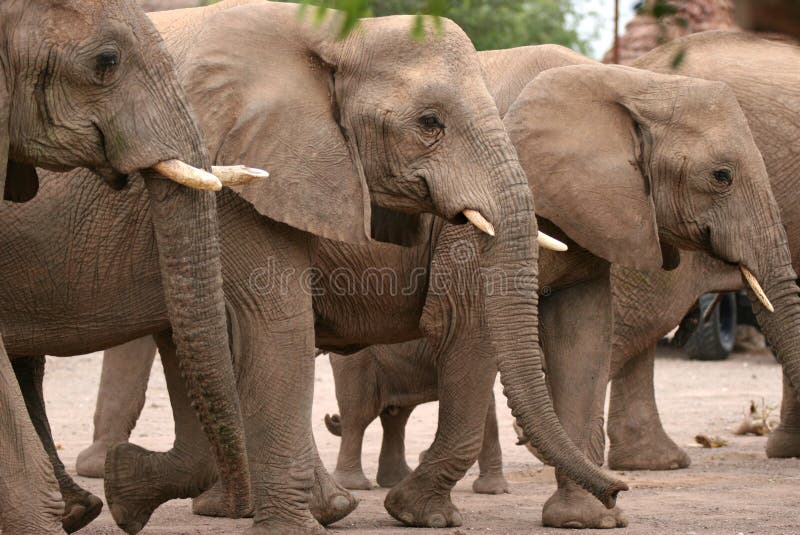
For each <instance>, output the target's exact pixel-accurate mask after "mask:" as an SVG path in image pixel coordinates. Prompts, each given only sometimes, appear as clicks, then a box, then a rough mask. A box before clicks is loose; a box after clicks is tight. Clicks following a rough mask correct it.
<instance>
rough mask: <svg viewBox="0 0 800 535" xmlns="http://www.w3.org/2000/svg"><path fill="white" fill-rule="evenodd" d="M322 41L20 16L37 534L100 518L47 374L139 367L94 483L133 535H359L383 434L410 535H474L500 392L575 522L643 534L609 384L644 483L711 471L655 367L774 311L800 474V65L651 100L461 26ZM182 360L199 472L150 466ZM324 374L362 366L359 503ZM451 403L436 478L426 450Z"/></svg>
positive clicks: (32, 510) (5, 254) (667, 75)
mask: <svg viewBox="0 0 800 535" xmlns="http://www.w3.org/2000/svg"><path fill="white" fill-rule="evenodd" d="M298 10H299V8H298V6H297V5H295V4H288V3H273V2H269V1H265V0H224V1H222V2H219V3H215V4H213V5H211V6H207V7H201V8H189V9H183V10H176V11H166V12H160V13H152V14H149V15H145V14H144V13H143V12H142V11H141V9H140V8H139V7H138V6H137V4H136V3H135V2H133V1H132V0H105V1H102V2H101V1H99V0H97V1H95V0H31V1H28V2H18V1H15V0H10V1H6V2H3V3H2V4H1V5H0V43H2V46H0V74H2V75H3V79H4V80H5V83H4V84H3V83H0V160H2V161H0V186H1V185H3V183H4V186H3V188H4V189H3V191H4V193H5V196H4V198H5V200H6V201H8V202H4V203H3V204H0V221H2V225H0V242H1V243H2V244H3V247H2V253H0V273H2V275H3V277H2V278H0V332H2V335H3V344H2V346H1V347H0V350H3V348H4V351H5V352H7V354H8V357H9V358H8V359H7V358H5V356H3V358H0V408H1V409H2V410H1V411H0V415H2V419H1V420H0V422H2V423H0V436H1V437H2V440H0V476H1V477H2V484H0V530H2V532H3V533H8V534H12V535H16V534H18V533H19V534H27V533H61V532H63V531H66V532H73V531H76V530H78V529H80V528H82V527H83V526H86V525H87V524H88V523H90V522H91V521H92V520H93V519H94V518H96V517H97V515H98V514H99V513H100V511H101V508H102V502H101V501H100V499H99V498H98V497H96V496H94V495H92V494H91V493H89V492H88V491H86V490H85V489H83V488H81V487H80V486H79V485H78V484H77V483H76V482H75V481H74V480H73V479H72V478H71V477H70V475H69V474H68V473H67V471H66V469H65V467H64V465H63V463H62V462H61V461H60V460H59V458H58V452H57V448H56V446H55V443H54V441H53V437H52V436H51V432H50V425H49V423H48V420H47V414H46V411H45V405H44V393H43V389H42V379H43V376H44V373H45V358H44V355H58V356H70V355H77V354H83V353H87V352H92V351H98V350H103V349H107V351H106V355H105V358H104V362H103V374H102V381H101V385H100V393H99V395H98V405H97V413H96V415H95V424H96V429H95V442H94V443H93V444H92V445H91V446H90V447H89V448H87V449H86V450H85V451H84V452H82V453H81V455H80V456H79V458H78V463H77V470H78V473H79V474H82V475H86V476H91V477H104V478H105V498H106V501H107V504H108V507H109V509H110V512H111V515H112V516H113V518H114V520H115V522H116V523H117V524H118V526H119V527H120V528H122V529H123V530H124V531H125V532H127V533H137V532H139V531H140V530H141V529H143V528H144V526H145V525H146V524H147V521H148V519H149V518H150V516H151V514H152V513H153V511H154V510H155V509H156V508H158V507H159V506H160V505H161V504H163V503H164V502H166V501H168V500H171V499H176V498H194V503H193V510H194V512H195V513H198V514H206V515H215V516H232V517H240V516H252V517H253V524H252V526H251V527H250V528H249V529H248V530H247V533H249V534H251V535H256V534H262V533H263V534H272V533H275V534H284V533H304V534H307V533H324V532H325V531H326V530H325V528H324V526H326V525H328V524H331V523H333V522H336V521H337V520H340V519H342V518H344V517H345V516H347V515H348V514H349V513H351V512H352V511H353V510H354V509H355V508H356V506H357V500H356V499H355V498H354V497H353V495H352V494H351V493H350V492H349V491H348V490H347V489H364V488H369V487H370V482H369V481H368V480H367V479H366V477H365V476H364V473H363V470H362V469H361V442H362V439H363V434H364V429H365V427H366V426H367V425H368V424H369V423H370V422H371V421H372V420H374V419H375V417H377V416H380V417H381V421H382V423H383V426H384V433H385V438H384V442H383V448H384V452H385V453H384V452H382V455H381V465H380V469H379V474H378V482H379V483H380V484H381V485H384V486H388V487H392V488H391V490H390V491H389V493H388V494H387V496H386V500H385V506H386V509H387V511H388V512H389V514H390V515H392V516H393V517H394V518H396V519H397V520H399V521H400V522H402V523H403V524H405V525H408V526H427V527H447V526H459V525H461V524H462V523H463V522H465V520H464V519H463V518H462V516H461V513H460V512H459V510H458V508H457V507H456V506H455V505H454V504H453V502H452V500H451V496H450V491H451V489H452V488H453V486H454V485H455V484H456V482H458V481H459V480H460V479H461V478H463V476H464V475H465V473H466V471H467V470H468V469H469V468H470V467H471V465H472V464H473V463H474V462H475V461H476V460H478V462H479V464H480V467H481V472H480V477H479V478H478V480H476V481H475V483H474V485H473V488H474V490H475V491H476V492H484V493H501V492H504V491H506V490H507V488H508V485H507V483H506V481H505V478H504V475H503V465H502V457H501V449H500V444H499V441H498V435H497V422H496V415H495V400H494V397H493V393H492V387H493V384H494V382H495V378H496V375H497V373H498V372H499V374H500V380H501V381H502V384H503V386H504V393H505V395H506V397H507V398H508V405H509V407H510V408H511V410H512V414H513V415H514V417H515V418H516V421H517V426H518V432H519V434H520V439H521V441H524V442H527V443H529V445H530V448H531V449H532V450H533V451H534V452H535V454H536V455H537V456H539V457H540V458H541V459H542V460H544V461H545V462H547V463H549V464H552V465H553V466H555V468H556V476H557V485H558V487H557V489H555V491H554V493H553V495H552V496H551V497H550V499H548V500H547V502H546V503H545V504H544V506H543V510H542V522H543V524H544V525H547V526H554V527H566V528H601V527H602V528H613V527H623V526H625V525H627V523H628V519H627V518H626V516H625V515H624V514H623V512H622V511H621V509H620V508H619V507H617V505H616V499H617V495H618V493H619V492H621V491H624V490H627V489H628V487H627V485H626V484H625V483H624V481H622V480H620V479H619V478H618V477H617V476H615V475H614V474H612V473H610V472H608V471H606V470H604V469H603V468H602V465H603V462H604V454H605V444H604V442H605V430H604V426H603V411H604V402H605V395H606V389H607V385H608V382H609V381H611V404H610V416H609V420H608V434H609V438H610V443H611V444H610V452H609V466H610V467H611V468H614V469H669V468H680V467H685V466H687V465H688V463H689V459H688V456H686V454H685V453H684V452H683V451H681V450H680V448H678V447H677V446H676V445H675V444H674V442H672V441H671V440H670V439H669V437H668V436H667V435H666V433H665V432H664V430H663V429H662V428H661V425H660V421H659V418H658V413H657V409H656V406H655V398H654V394H653V352H654V348H655V343H656V341H657V340H658V338H660V337H661V336H662V335H663V334H665V333H666V332H667V331H669V330H670V329H671V328H672V327H673V326H674V325H675V324H677V323H678V321H680V317H681V316H682V315H683V314H684V313H685V312H686V310H687V309H688V308H689V307H691V305H692V303H693V302H694V300H696V299H697V297H698V296H699V295H700V294H702V293H704V292H707V291H712V290H732V289H738V288H743V287H748V288H749V296H750V298H751V300H752V302H753V308H754V311H755V314H756V317H757V318H758V321H759V323H760V325H761V327H762V329H763V330H764V333H765V335H766V336H767V338H768V340H769V341H770V344H771V346H772V348H773V349H774V352H775V354H776V357H777V358H778V360H779V361H780V363H781V365H782V368H783V372H784V392H783V406H782V420H781V424H780V427H779V428H778V429H777V430H776V431H775V432H774V433H773V434H772V435H771V436H770V439H769V443H768V450H767V453H768V455H770V456H777V457H784V456H797V455H800V405H798V402H800V399H798V396H797V394H796V391H795V385H800V291H799V290H798V287H797V284H796V282H795V279H796V278H797V277H796V274H795V267H800V242H798V240H800V224H798V223H800V213H797V214H795V212H796V211H797V210H800V208H797V207H798V206H800V202H796V201H800V199H795V198H794V197H793V196H795V195H798V194H797V193H796V192H797V191H800V189H798V184H796V183H795V180H797V179H798V178H800V149H799V148H798V147H797V143H796V140H797V139H798V138H800V115H798V114H800V49H798V47H796V46H794V45H792V44H787V43H779V42H773V41H766V40H762V39H761V38H758V37H755V36H752V35H749V34H745V33H735V32H709V33H705V34H698V35H695V36H690V37H687V38H684V39H682V40H679V41H677V42H674V43H672V44H668V45H664V46H662V47H661V48H660V49H657V50H655V51H653V52H652V53H650V54H648V55H647V56H645V57H643V58H642V59H641V60H640V61H639V62H638V64H637V65H636V67H635V68H631V67H620V66H607V65H602V64H599V63H596V62H594V61H592V60H589V59H587V58H585V57H583V56H581V55H579V54H577V53H575V52H572V51H570V50H567V49H564V48H562V47H558V46H554V45H543V46H529V47H521V48H517V49H511V50H497V51H488V52H480V53H478V52H476V51H475V49H474V47H473V46H472V44H471V42H470V41H469V39H468V37H467V36H466V35H465V34H464V32H463V31H462V30H461V29H460V28H458V27H457V26H456V25H455V24H454V23H452V22H450V21H447V20H444V21H442V24H441V27H440V28H438V29H437V28H436V27H435V26H434V25H431V26H430V28H429V31H428V32H426V35H425V36H424V37H423V38H421V39H416V38H414V37H413V36H412V34H411V32H410V28H411V27H412V26H413V23H414V19H413V17H404V16H397V17H381V18H372V19H364V20H362V21H361V24H360V25H359V26H358V28H357V30H356V31H354V32H352V33H350V34H349V35H348V36H346V37H344V38H341V37H340V35H339V29H340V26H341V24H342V19H341V18H340V16H339V15H338V14H337V13H336V12H329V13H327V15H326V16H323V17H319V19H320V20H314V17H308V16H303V14H302V13H303V12H302V11H301V12H300V14H298ZM676 57H680V58H681V61H676V59H675V58H676ZM184 162H187V163H184ZM189 164H192V165H193V166H194V167H192V166H190V165H189ZM37 167H38V169H36V168H37ZM75 168H82V169H75ZM262 168H263V169H267V170H268V171H269V173H266V172H264V171H261V169H262ZM164 178H169V179H172V180H164ZM187 186H188V187H187ZM223 186H224V188H223ZM208 190H216V192H213V191H208ZM534 202H535V204H534ZM796 221H797V222H798V223H795V222H796ZM115 346H116V347H115ZM156 349H158V351H159V353H160V355H161V361H162V363H163V367H164V372H165V375H166V381H167V386H168V390H169V396H170V402H171V406H172V411H173V416H174V420H175V441H174V445H173V448H172V449H171V450H169V451H167V452H152V451H148V450H145V449H143V448H141V447H139V446H136V445H134V444H131V443H129V442H128V438H129V436H130V432H131V430H132V428H133V426H134V425H135V422H136V419H137V417H138V413H139V411H140V410H141V408H142V405H143V403H144V391H145V388H146V383H147V377H148V372H149V369H150V366H151V364H152V360H153V358H154V354H155V351H156ZM320 351H325V352H333V353H336V354H337V355H335V356H332V364H333V367H334V376H335V381H336V392H337V399H338V402H339V412H340V415H338V416H334V417H330V418H327V424H328V428H329V429H330V430H331V431H332V432H334V433H336V434H339V435H341V436H342V446H341V450H340V453H339V459H338V462H337V466H336V470H335V471H334V472H333V474H329V473H328V472H327V470H326V468H325V467H324V466H323V464H322V461H321V460H320V457H319V454H318V452H317V448H316V444H315V442H314V437H313V434H312V431H311V408H312V399H313V381H314V360H313V356H314V355H315V354H316V353H318V352H320ZM432 400H438V401H439V426H438V430H437V433H436V437H435V439H434V441H433V444H432V445H431V446H430V448H429V449H428V450H427V451H426V453H425V455H424V456H423V458H422V459H421V461H420V464H419V466H418V467H417V468H416V469H414V470H413V471H412V470H411V469H410V468H409V467H408V466H407V465H406V463H405V460H404V455H403V451H404V445H403V436H404V428H405V425H406V422H407V420H408V416H409V414H410V413H411V411H412V410H413V407H414V406H415V405H417V404H420V403H424V402H427V401H432ZM534 521H535V520H534V519H532V518H530V519H526V522H534ZM466 522H467V523H468V520H467V521H466ZM523 527H524V526H523Z"/></svg>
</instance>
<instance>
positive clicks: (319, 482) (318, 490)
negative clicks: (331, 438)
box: [308, 464, 358, 526]
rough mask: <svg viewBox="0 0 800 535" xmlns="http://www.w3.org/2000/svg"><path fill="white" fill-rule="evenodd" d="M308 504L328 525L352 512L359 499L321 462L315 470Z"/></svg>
mask: <svg viewBox="0 0 800 535" xmlns="http://www.w3.org/2000/svg"><path fill="white" fill-rule="evenodd" d="M308 505H309V509H310V510H311V514H312V515H314V518H315V519H316V520H317V521H318V522H319V523H320V524H322V525H323V526H327V525H329V524H333V523H334V522H338V521H339V520H341V519H343V518H344V517H346V516H347V515H349V514H350V513H352V512H353V511H354V510H355V508H356V507H358V500H357V499H356V497H355V496H353V495H352V494H350V493H349V492H347V490H346V489H345V488H343V487H342V486H341V485H339V483H338V482H337V481H336V480H335V479H334V478H333V477H332V476H331V475H330V474H329V473H328V471H327V470H325V467H324V466H322V465H321V464H320V465H317V467H316V468H315V470H314V486H313V487H312V488H311V501H310V502H309V504H308Z"/></svg>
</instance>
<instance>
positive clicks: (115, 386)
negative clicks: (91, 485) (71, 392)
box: [75, 336, 156, 477]
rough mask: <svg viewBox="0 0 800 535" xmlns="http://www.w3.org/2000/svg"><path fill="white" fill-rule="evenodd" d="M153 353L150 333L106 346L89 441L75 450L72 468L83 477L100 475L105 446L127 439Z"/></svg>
mask: <svg viewBox="0 0 800 535" xmlns="http://www.w3.org/2000/svg"><path fill="white" fill-rule="evenodd" d="M155 356H156V343H155V341H154V340H153V337H152V336H146V337H143V338H139V339H137V340H132V341H130V342H128V343H127V344H123V345H121V346H118V347H114V348H111V349H107V350H106V351H105V353H104V354H103V372H102V373H101V374H100V389H99V391H98V392H97V405H96V406H95V410H94V438H93V439H92V445H91V446H89V447H88V448H86V449H85V450H83V451H82V452H80V453H79V454H78V460H77V461H76V463H75V468H76V470H77V471H78V475H81V476H84V477H103V472H104V471H105V466H106V450H108V447H109V446H111V445H112V444H116V443H117V442H127V441H128V439H129V438H130V436H131V431H133V428H134V427H135V426H136V420H138V419H139V414H141V412H142V408H143V407H144V400H145V393H146V392H147V381H148V379H149V378H150V369H151V368H152V367H153V359H154V358H155Z"/></svg>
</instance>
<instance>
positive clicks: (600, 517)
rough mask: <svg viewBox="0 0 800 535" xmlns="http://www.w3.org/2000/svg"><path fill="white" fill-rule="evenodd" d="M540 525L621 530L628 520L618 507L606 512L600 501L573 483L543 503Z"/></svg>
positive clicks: (560, 488)
mask: <svg viewBox="0 0 800 535" xmlns="http://www.w3.org/2000/svg"><path fill="white" fill-rule="evenodd" d="M542 524H544V525H545V526H549V527H554V528H572V529H611V528H624V527H625V526H627V525H628V519H627V518H626V517H625V514H624V513H623V512H622V510H621V509H619V508H618V507H614V508H612V509H606V508H605V506H604V505H603V504H602V503H600V501H599V500H598V499H597V498H595V497H594V496H592V495H591V494H589V493H588V492H586V491H585V490H584V489H582V488H578V487H576V486H574V485H572V484H570V485H568V486H567V487H565V488H562V487H559V489H558V490H557V491H556V492H555V493H554V494H553V495H552V496H550V498H549V499H548V500H547V502H545V504H544V509H543V510H542Z"/></svg>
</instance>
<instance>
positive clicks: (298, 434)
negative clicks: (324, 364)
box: [236, 296, 325, 535]
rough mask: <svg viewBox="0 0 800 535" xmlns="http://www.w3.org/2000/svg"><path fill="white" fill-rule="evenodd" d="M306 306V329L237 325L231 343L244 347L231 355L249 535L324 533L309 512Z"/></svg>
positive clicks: (310, 381)
mask: <svg viewBox="0 0 800 535" xmlns="http://www.w3.org/2000/svg"><path fill="white" fill-rule="evenodd" d="M306 297H310V296H306ZM310 305H311V303H310V302H309V307H308V310H309V313H308V317H306V318H304V319H305V320H306V321H305V322H304V323H305V329H303V330H300V331H299V332H298V329H297V325H292V323H293V320H292V319H291V318H287V319H286V321H285V322H284V321H271V322H269V325H268V327H265V326H263V325H261V327H260V328H258V329H248V330H247V331H243V330H241V329H242V325H241V322H239V323H240V326H239V329H240V332H241V337H239V336H237V340H239V341H240V342H241V343H242V344H244V345H248V346H250V347H249V349H245V350H244V351H243V352H241V353H240V352H238V351H237V352H236V354H237V355H238V356H239V357H240V358H242V360H243V369H246V370H247V373H242V374H240V376H239V381H240V384H241V387H240V391H241V392H247V393H248V394H247V395H242V408H243V411H244V414H245V429H246V433H247V446H248V454H249V459H250V472H251V480H252V485H253V502H254V525H253V527H251V528H250V530H248V535H256V534H259V535H260V534H272V533H274V534H282V533H325V529H324V528H323V527H322V526H321V525H320V524H319V522H317V520H315V518H314V516H313V515H312V513H311V509H310V503H311V494H312V488H313V485H314V469H315V454H316V449H315V447H314V443H313V437H312V432H311V404H312V401H313V392H314V330H313V321H312V319H311V317H310ZM265 330H268V332H266V333H265ZM255 351H258V352H263V353H266V354H268V356H269V358H268V360H267V361H266V362H262V361H261V359H260V358H259V359H258V360H256V359H255V358H254V357H255V356H256V354H255ZM265 407H266V408H268V410H265Z"/></svg>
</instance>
